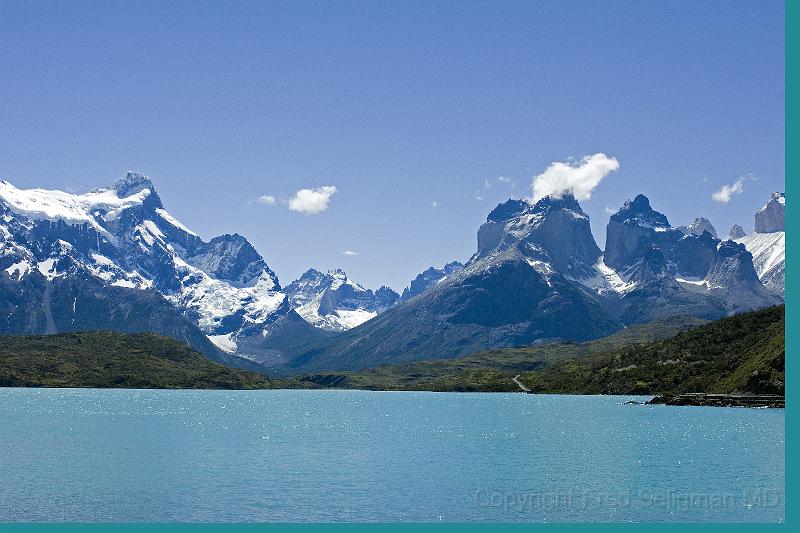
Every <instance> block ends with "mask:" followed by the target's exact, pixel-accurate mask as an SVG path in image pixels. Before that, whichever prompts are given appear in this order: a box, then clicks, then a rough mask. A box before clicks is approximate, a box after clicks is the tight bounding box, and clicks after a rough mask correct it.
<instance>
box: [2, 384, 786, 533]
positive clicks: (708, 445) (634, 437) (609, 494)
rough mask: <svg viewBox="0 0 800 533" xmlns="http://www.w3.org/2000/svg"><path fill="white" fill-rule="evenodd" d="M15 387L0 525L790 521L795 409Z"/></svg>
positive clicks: (5, 416)
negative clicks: (787, 478)
mask: <svg viewBox="0 0 800 533" xmlns="http://www.w3.org/2000/svg"><path fill="white" fill-rule="evenodd" d="M627 399H630V398H623V397H609V396H538V395H526V394H458V393H400V392H360V391H234V392H229V391H152V390H149V391H146V390H95V389H84V390H80V389H0V431H1V432H2V433H1V436H2V438H0V521H40V520H47V521H123V522H129V521H239V522H242V521H317V520H318V521H537V522H538V521H547V522H554V521H681V522H685V521H782V520H783V516H784V412H783V410H766V409H764V410H762V409H733V408H730V409H727V408H705V407H667V406H639V405H623V402H624V401H625V400H627Z"/></svg>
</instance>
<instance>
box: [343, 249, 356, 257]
mask: <svg viewBox="0 0 800 533" xmlns="http://www.w3.org/2000/svg"><path fill="white" fill-rule="evenodd" d="M342 255H350V256H353V255H358V252H354V251H353V250H345V251H344V252H342Z"/></svg>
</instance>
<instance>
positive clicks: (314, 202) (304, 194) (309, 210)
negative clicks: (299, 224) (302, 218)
mask: <svg viewBox="0 0 800 533" xmlns="http://www.w3.org/2000/svg"><path fill="white" fill-rule="evenodd" d="M335 193H336V187H334V186H333V185H325V186H323V187H317V188H316V189H300V190H299V191H297V192H296V193H294V196H293V197H292V198H290V199H289V209H291V210H292V211H297V212H298V213H303V214H304V215H316V214H317V213H322V212H323V211H325V210H326V209H328V204H329V203H330V201H331V196H333V195H334V194H335Z"/></svg>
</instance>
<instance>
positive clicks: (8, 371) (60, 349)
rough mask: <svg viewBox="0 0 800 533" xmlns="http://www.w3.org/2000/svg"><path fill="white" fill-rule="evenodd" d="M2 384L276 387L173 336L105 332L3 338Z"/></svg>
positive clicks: (0, 351)
mask: <svg viewBox="0 0 800 533" xmlns="http://www.w3.org/2000/svg"><path fill="white" fill-rule="evenodd" d="M0 386H5V387H98V388H164V389H173V388H189V389H266V388H274V383H273V382H271V381H270V380H268V379H267V378H265V377H264V376H262V375H260V374H257V373H255V372H249V371H246V370H239V369H234V368H228V367H224V366H221V365H218V364H217V363H214V362H212V361H210V360H209V359H207V358H206V357H205V356H203V355H202V354H200V353H199V352H198V351H196V350H195V349H193V348H191V347H189V346H188V345H186V344H183V343H181V342H179V341H176V340H174V339H171V338H169V337H163V336H160V335H154V334H150V333H137V334H125V333H116V332H106V331H102V332H84V333H65V334H59V335H46V336H42V335H36V336H0Z"/></svg>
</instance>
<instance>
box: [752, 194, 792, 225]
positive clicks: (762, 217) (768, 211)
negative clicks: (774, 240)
mask: <svg viewBox="0 0 800 533" xmlns="http://www.w3.org/2000/svg"><path fill="white" fill-rule="evenodd" d="M785 207H786V195H785V193H782V192H774V193H772V196H771V197H770V199H769V201H767V203H766V204H765V205H764V207H762V208H761V209H759V210H758V211H757V212H756V219H755V230H756V233H774V232H776V231H785V221H784V211H785Z"/></svg>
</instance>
